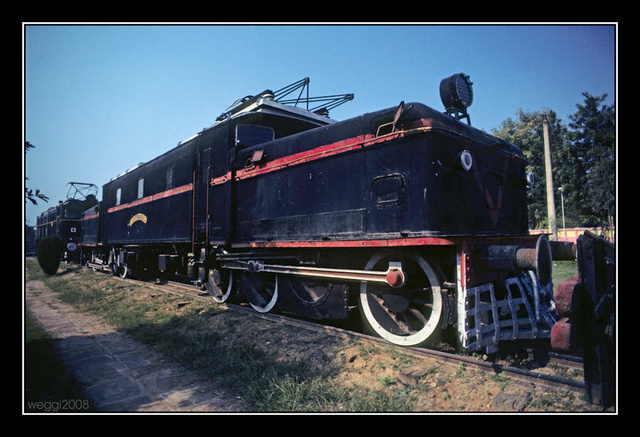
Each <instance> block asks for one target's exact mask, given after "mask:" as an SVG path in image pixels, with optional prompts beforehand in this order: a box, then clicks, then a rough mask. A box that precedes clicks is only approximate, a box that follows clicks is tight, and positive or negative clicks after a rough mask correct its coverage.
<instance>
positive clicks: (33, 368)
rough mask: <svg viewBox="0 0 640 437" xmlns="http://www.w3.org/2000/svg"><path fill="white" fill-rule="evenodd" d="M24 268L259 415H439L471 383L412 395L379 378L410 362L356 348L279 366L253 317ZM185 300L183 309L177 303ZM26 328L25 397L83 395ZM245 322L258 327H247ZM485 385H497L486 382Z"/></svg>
mask: <svg viewBox="0 0 640 437" xmlns="http://www.w3.org/2000/svg"><path fill="white" fill-rule="evenodd" d="M26 265H27V268H28V272H29V278H30V279H36V280H42V281H43V282H45V284H46V285H47V286H48V287H49V288H50V289H52V290H53V291H55V292H57V293H58V295H59V297H60V299H61V300H62V301H64V302H66V303H69V304H72V305H74V306H75V307H76V308H78V309H80V310H82V311H86V312H90V313H93V314H96V315H99V316H100V317H102V318H103V319H104V320H105V321H107V322H108V323H110V324H112V325H113V326H114V327H116V328H117V329H119V330H120V331H122V332H125V333H127V334H128V335H130V336H131V337H132V338H133V339H135V340H137V341H139V342H141V343H144V344H147V345H149V346H151V347H153V348H154V349H155V350H156V351H157V352H159V353H161V354H163V355H164V356H166V357H168V358H171V359H173V360H176V361H178V362H179V363H181V364H182V365H183V366H184V367H186V368H188V369H191V370H192V371H194V372H197V373H198V374H200V375H201V376H203V377H205V378H208V379H210V380H212V381H215V382H217V383H219V385H220V386H221V387H224V388H225V390H227V391H228V393H229V394H231V395H234V396H241V397H242V398H243V400H245V401H246V402H247V403H248V404H249V405H250V408H251V409H253V410H255V411H261V412H266V411H278V412H287V411H296V412H305V411H306V412H308V411H314V412H335V411H338V412H382V411H385V412H392V411H396V412H405V411H414V410H416V409H417V410H418V411H431V409H432V408H436V406H435V405H434V404H432V402H435V400H434V399H436V398H437V397H436V396H435V395H434V393H435V390H441V388H440V387H441V386H442V384H444V383H451V381H453V380H455V379H456V378H457V379H464V381H459V383H461V384H467V385H470V384H474V383H473V382H470V381H471V377H470V375H469V372H466V371H464V370H465V369H457V373H458V375H456V369H455V368H454V369H453V370H452V371H451V372H450V373H447V372H446V371H445V368H444V367H441V366H438V367H437V369H435V370H434V368H432V369H431V370H430V371H429V372H428V373H427V375H426V376H425V380H424V381H421V383H420V384H418V386H417V387H407V386H405V385H403V384H400V383H399V382H398V381H397V378H396V377H395V376H394V375H396V374H397V373H395V374H394V373H390V374H382V373H380V372H383V371H386V372H398V371H399V370H400V369H401V368H405V367H410V366H413V365H415V364H416V363H415V362H414V361H413V360H414V359H413V358H411V357H408V356H406V355H403V354H397V353H392V352H389V351H385V350H384V349H385V348H378V347H375V346H371V345H368V344H358V345H357V347H355V348H354V352H352V353H353V354H354V355H353V356H354V357H357V359H358V360H360V361H361V362H362V363H364V365H363V367H362V368H357V369H354V368H352V367H350V366H353V365H354V364H352V363H350V362H349V360H346V361H345V360H340V359H339V356H340V353H341V350H342V348H345V347H350V346H344V345H339V346H334V350H333V351H332V354H333V356H334V357H338V358H337V359H335V360H334V362H331V363H328V364H327V365H325V366H322V367H321V368H319V367H318V366H313V365H312V363H310V362H308V361H306V360H302V359H285V358H286V357H285V356H286V354H283V353H282V352H283V351H285V352H286V347H285V348H284V349H283V348H282V347H281V348H280V349H278V348H276V347H272V346H274V345H273V344H271V345H269V344H268V342H265V341H264V340H258V339H257V338H256V335H257V332H259V331H260V330H264V329H265V326H264V323H265V322H264V321H260V320H259V319H256V321H255V322H252V321H251V320H250V319H251V318H249V317H245V316H242V315H241V316H238V314H237V313H235V312H233V311H228V310H225V309H224V308H222V307H220V306H217V305H211V304H208V303H205V302H201V301H198V300H195V299H190V298H188V297H184V296H179V297H178V296H174V295H171V294H166V293H163V292H159V291H156V290H153V289H150V288H148V287H145V286H142V285H131V284H130V283H128V282H124V281H122V280H120V279H118V278H112V277H109V276H108V275H106V274H96V273H93V272H91V271H89V270H87V269H84V270H83V269H77V268H75V267H70V266H66V265H65V264H63V265H62V268H61V270H59V271H58V273H57V274H56V275H54V276H47V275H45V274H44V273H43V272H42V271H41V269H40V267H39V265H38V263H37V261H35V259H28V260H27V264H26ZM570 270H571V266H566V272H565V273H563V275H569V274H570ZM557 273H558V269H556V270H555V271H554V282H555V280H556V279H555V278H556V274H557ZM571 276H573V275H570V276H569V277H571ZM184 302H188V304H186V305H182V304H183V303H184ZM179 304H180V305H179ZM27 323H28V337H27V339H26V342H27V348H26V353H27V357H28V358H29V359H28V360H27V366H26V368H25V376H26V377H25V383H26V387H25V389H26V393H27V395H28V396H27V399H37V400H44V399H49V397H47V396H48V395H47V393H44V392H47V391H49V392H50V393H53V394H55V397H56V398H60V393H64V392H65V391H67V390H69V393H70V394H68V395H65V396H69V397H71V396H81V388H80V387H78V386H77V385H74V382H73V381H72V380H71V379H70V378H69V376H68V375H66V374H65V372H64V369H63V368H62V367H61V366H60V365H59V364H55V365H49V364H47V363H50V362H54V361H55V359H56V358H55V354H54V353H53V349H52V348H51V342H50V340H47V339H46V334H45V333H44V332H42V331H41V330H39V328H38V327H37V325H35V324H32V322H31V318H30V317H27ZM251 323H256V324H260V323H261V325H256V326H251V325H250V324H251ZM276 341H279V339H278V338H277V336H272V340H271V342H272V343H275V342H276ZM314 341H315V340H314ZM285 346H286V345H285ZM311 347H312V348H314V347H315V343H313V342H312V343H311ZM38 350H39V352H36V351H38ZM380 355H384V356H385V357H387V361H386V362H385V364H384V365H380V364H373V363H374V359H378V358H379V357H380ZM31 357H38V358H33V359H31ZM40 357H46V359H41V358H40ZM379 362H381V360H379V359H378V363H379ZM365 372H372V373H371V374H372V375H374V374H375V375H377V376H375V377H371V378H368V380H367V378H366V376H367V375H369V373H366V374H365ZM374 372H378V373H374ZM363 375H364V376H365V377H364V378H363ZM380 375H382V376H380ZM357 377H360V378H357ZM365 380H366V381H365ZM47 381H60V384H61V385H62V387H60V386H58V385H56V386H54V387H47V386H46V384H47ZM443 381H446V382H443ZM365 382H366V383H365ZM497 382H498V383H499V384H500V386H501V387H500V388H499V389H500V390H502V389H504V386H505V382H504V381H497ZM486 383H487V384H489V383H492V384H493V383H494V382H493V381H491V380H486ZM476 384H477V383H476ZM434 387H437V388H434ZM442 390H443V392H442V393H443V395H442V396H439V398H441V399H442V400H444V401H446V402H448V403H450V404H451V405H452V406H451V408H458V409H460V408H461V407H460V405H458V406H456V407H454V406H453V402H454V399H452V397H451V394H450V393H448V392H447V390H446V389H442ZM485 390H488V388H485ZM552 401H553V399H551V400H549V399H545V401H544V402H540V403H539V405H541V406H544V408H545V409H553V405H551V406H549V404H550V402H552Z"/></svg>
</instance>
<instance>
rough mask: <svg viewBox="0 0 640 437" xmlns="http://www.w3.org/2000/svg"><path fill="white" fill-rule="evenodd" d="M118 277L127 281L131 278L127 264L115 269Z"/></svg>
mask: <svg viewBox="0 0 640 437" xmlns="http://www.w3.org/2000/svg"><path fill="white" fill-rule="evenodd" d="M117 270H118V276H120V277H121V278H122V279H127V278H130V277H131V268H130V267H129V266H128V265H127V264H120V265H119V266H118V267H117Z"/></svg>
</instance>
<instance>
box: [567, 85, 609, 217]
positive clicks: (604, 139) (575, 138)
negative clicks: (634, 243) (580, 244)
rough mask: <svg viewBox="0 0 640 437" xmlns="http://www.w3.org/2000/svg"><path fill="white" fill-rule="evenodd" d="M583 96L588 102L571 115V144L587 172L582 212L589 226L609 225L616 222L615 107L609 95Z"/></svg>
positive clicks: (584, 94) (583, 170)
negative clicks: (606, 101)
mask: <svg viewBox="0 0 640 437" xmlns="http://www.w3.org/2000/svg"><path fill="white" fill-rule="evenodd" d="M582 95H583V96H584V103H583V104H582V105H581V104H578V105H576V106H577V108H578V110H577V112H576V113H575V114H573V115H570V116H569V118H570V120H571V122H570V123H569V127H570V128H571V129H572V131H571V132H570V139H571V144H572V147H573V148H574V149H575V154H576V155H577V157H578V160H579V162H580V166H581V169H580V171H581V172H582V174H583V183H584V184H583V186H582V189H581V190H580V194H581V199H580V204H581V209H580V213H581V215H582V216H583V217H584V219H585V221H586V222H588V224H587V225H588V226H602V225H604V226H608V225H610V224H613V223H614V222H615V182H616V181H615V178H616V174H615V158H616V149H615V144H616V140H615V108H614V106H613V105H605V104H603V101H604V100H605V99H606V98H607V94H603V95H601V96H593V95H591V94H590V93H588V92H583V93H582Z"/></svg>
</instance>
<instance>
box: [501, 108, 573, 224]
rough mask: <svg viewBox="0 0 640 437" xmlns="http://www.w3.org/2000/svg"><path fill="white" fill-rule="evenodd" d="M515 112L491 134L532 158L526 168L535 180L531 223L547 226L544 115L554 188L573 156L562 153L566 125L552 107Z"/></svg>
mask: <svg viewBox="0 0 640 437" xmlns="http://www.w3.org/2000/svg"><path fill="white" fill-rule="evenodd" d="M516 115H517V119H516V120H513V119H511V118H508V119H507V120H505V121H503V122H502V123H500V126H499V128H498V129H497V130H496V129H494V130H492V134H493V135H495V136H497V137H499V138H502V139H504V140H506V141H509V142H510V143H513V144H515V145H516V146H518V147H519V148H520V149H521V150H522V152H523V154H524V156H525V158H526V159H527V161H529V164H528V165H527V171H529V172H531V173H532V174H533V178H534V181H535V183H534V185H533V188H531V189H530V190H529V191H528V193H527V197H528V202H529V205H528V212H529V217H528V218H529V227H530V228H532V229H544V228H547V226H548V223H547V221H548V219H547V200H546V186H545V180H546V178H545V168H544V138H543V127H542V126H543V124H542V120H543V117H544V116H545V115H546V117H547V124H548V126H549V142H550V144H551V161H552V163H553V184H554V188H557V187H559V186H561V185H562V184H563V179H564V175H565V173H567V172H568V170H567V169H568V168H570V166H571V164H572V162H571V161H572V160H567V159H566V158H567V157H566V156H563V155H566V153H565V152H566V145H567V129H566V127H565V126H564V125H563V124H562V122H561V120H560V119H559V118H558V117H557V115H556V113H555V112H554V111H552V110H545V111H544V112H542V111H536V112H528V111H524V110H523V109H519V110H518V112H517V114H516ZM559 175H563V177H561V178H559ZM559 184H560V185H559ZM565 200H566V199H565ZM565 206H566V203H565ZM568 223H569V222H568Z"/></svg>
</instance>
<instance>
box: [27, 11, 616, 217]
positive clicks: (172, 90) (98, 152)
mask: <svg viewBox="0 0 640 437" xmlns="http://www.w3.org/2000/svg"><path fill="white" fill-rule="evenodd" d="M22 30H23V35H24V42H23V44H24V46H23V47H24V63H23V71H24V75H23V79H24V84H23V91H24V94H23V95H24V118H23V120H24V136H25V138H24V139H25V141H29V142H30V143H31V144H33V145H34V146H35V149H32V150H31V151H29V152H28V154H27V155H26V163H25V165H24V169H25V172H26V176H27V177H28V178H29V180H28V181H27V186H28V187H30V188H38V189H40V191H42V192H43V193H45V194H46V195H48V196H49V198H50V200H49V202H48V203H44V202H39V204H38V205H37V206H31V205H30V203H29V204H28V205H26V208H25V212H26V218H27V222H28V223H29V224H35V220H36V217H37V215H38V214H40V213H41V212H42V211H44V210H46V209H47V208H49V207H50V206H52V205H55V204H56V203H57V201H58V200H64V199H65V198H66V193H67V188H68V187H65V185H66V184H67V183H68V182H70V181H74V182H90V183H94V184H96V185H97V186H98V187H99V198H101V193H102V185H103V184H104V183H106V182H107V181H108V180H109V179H110V178H112V177H114V176H116V175H117V174H120V173H122V172H124V171H125V170H127V169H129V168H131V167H133V166H135V165H137V164H138V163H140V162H146V161H149V160H151V159H153V158H154V157H156V156H158V155H160V154H162V153H164V152H165V151H167V150H169V149H171V148H173V147H175V146H176V145H177V143H178V142H179V141H182V140H184V139H186V138H189V137H191V136H192V135H193V134H195V133H197V132H199V131H201V130H202V129H203V128H205V127H208V126H210V125H212V124H213V123H214V121H215V119H216V117H217V116H218V115H219V114H220V113H222V112H223V111H224V110H225V109H226V108H227V107H228V106H229V105H230V104H231V103H232V102H234V101H235V100H236V99H238V98H240V97H244V96H246V95H248V94H257V93H259V92H261V91H263V90H265V89H272V90H276V89H279V88H282V87H284V86H286V85H288V84H290V83H292V82H295V81H297V80H299V79H302V78H304V77H309V78H310V79H311V82H310V94H311V95H327V94H342V93H354V94H355V99H354V100H353V101H351V102H348V103H346V104H344V105H342V106H340V107H338V108H336V109H334V110H333V111H332V112H331V114H330V116H331V117H332V118H334V119H337V120H344V119H346V118H350V117H354V116H357V115H360V114H362V113H365V112H371V111H375V110H378V109H383V108H386V107H391V106H396V105H397V104H398V103H399V102H400V101H401V100H404V101H405V102H410V101H418V102H421V103H424V104H427V105H429V106H432V107H434V108H436V109H438V110H443V109H444V108H443V107H442V103H441V101H440V96H439V85H440V80H442V79H443V78H445V77H448V76H450V75H452V74H454V73H459V72H464V73H465V74H468V75H469V76H470V78H471V81H472V82H473V90H474V101H473V104H472V106H471V107H470V108H469V114H470V116H471V122H472V125H473V126H475V127H477V128H480V129H484V130H485V131H488V132H489V131H491V129H494V128H497V127H498V126H499V124H500V123H501V122H502V121H504V120H505V119H507V118H508V117H512V118H513V117H515V114H516V111H517V110H518V109H519V108H522V109H525V110H528V111H539V110H543V109H546V108H549V109H552V110H553V111H555V112H556V113H557V114H558V116H559V117H560V118H561V119H563V120H564V121H566V122H568V116H569V115H570V114H573V113H574V112H575V111H576V104H579V103H582V102H583V97H582V92H583V91H587V92H590V93H591V94H593V95H602V94H605V93H606V94H608V95H609V97H608V99H607V100H606V102H605V103H607V104H614V103H615V96H616V84H617V83H616V81H617V65H616V56H617V46H616V37H617V34H616V31H617V29H616V25H615V23H602V24H600V23H596V24H592V25H583V24H567V25H556V24H554V25H544V24H543V25H528V24H525V25H488V24H487V25H474V26H470V25H415V26H414V25H368V24H356V25H337V26H336V25H313V26H312V25H297V26H294V25H262V24H261V25H233V26H229V25H139V26H138V25H100V24H98V25H64V24H59V25H55V24H47V25H42V24H40V23H25V24H24V27H23V29H22Z"/></svg>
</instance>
